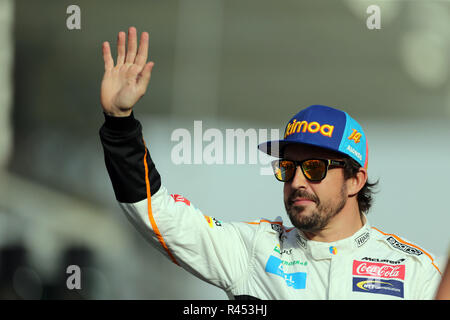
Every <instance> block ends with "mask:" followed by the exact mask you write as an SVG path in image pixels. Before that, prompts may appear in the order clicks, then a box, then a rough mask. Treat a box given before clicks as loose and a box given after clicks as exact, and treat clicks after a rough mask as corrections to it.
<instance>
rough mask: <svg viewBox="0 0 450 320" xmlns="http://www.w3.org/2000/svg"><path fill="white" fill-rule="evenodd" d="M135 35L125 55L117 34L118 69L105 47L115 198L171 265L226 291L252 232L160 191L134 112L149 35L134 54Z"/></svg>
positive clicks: (105, 103)
mask: <svg viewBox="0 0 450 320" xmlns="http://www.w3.org/2000/svg"><path fill="white" fill-rule="evenodd" d="M136 37H137V36H136V30H135V29H134V28H130V29H129V44H128V51H129V54H127V55H126V56H125V52H124V51H125V36H124V33H123V32H121V33H119V36H118V59H117V65H116V66H114V63H113V60H112V58H111V53H110V49H109V44H108V43H107V42H105V43H104V44H103V57H104V61H105V75H104V77H103V81H102V89H101V102H102V108H103V111H104V114H105V123H104V124H103V126H102V128H101V129H100V138H101V142H102V146H103V149H104V155H105V164H106V167H107V170H108V174H109V176H110V178H111V182H112V185H113V189H114V192H115V195H116V199H117V200H118V202H119V204H120V206H121V207H122V209H123V211H124V212H125V214H126V215H127V217H128V219H129V220H130V221H131V222H132V224H133V225H134V226H135V227H136V229H137V230H138V231H139V232H141V234H142V235H143V236H144V237H145V238H146V239H147V240H148V241H149V242H150V243H151V244H152V245H153V246H154V247H155V248H157V249H158V250H159V251H160V252H161V253H163V254H164V255H165V256H166V257H168V258H169V259H171V260H172V262H174V263H176V264H178V265H180V266H182V267H183V268H185V269H186V270H188V271H189V272H191V273H193V274H194V275H196V276H198V277H199V278H201V279H203V280H205V281H208V282H209V283H211V284H214V285H216V286H219V287H221V288H223V289H225V290H227V291H230V290H231V289H232V287H233V285H234V284H235V283H236V282H237V281H239V280H241V279H243V277H245V275H246V271H247V269H248V266H249V261H250V257H251V252H252V249H253V245H254V243H255V241H254V238H255V237H254V235H255V230H256V229H257V227H255V226H254V225H250V224H244V223H222V222H219V221H217V220H214V219H213V218H212V217H209V216H205V215H204V214H203V213H202V212H201V211H200V210H199V209H197V208H195V207H194V205H193V204H192V203H191V202H190V201H188V200H187V199H185V198H183V197H182V196H178V195H170V194H169V193H168V192H167V190H166V189H165V188H164V187H163V186H162V184H161V177H160V175H159V173H158V171H157V170H156V166H155V165H154V163H153V161H152V159H151V157H150V153H149V151H148V149H147V146H146V144H145V141H144V139H143V136H142V126H141V124H140V123H139V121H138V120H136V119H135V118H134V114H133V112H132V109H133V106H134V104H135V103H136V102H137V101H138V100H139V99H140V98H141V97H142V95H143V94H144V92H145V91H146V89H147V86H148V83H149V80H150V74H151V69H152V67H153V63H152V62H149V63H146V59H147V53H146V51H147V50H148V34H146V33H143V35H142V36H141V46H140V47H139V50H138V51H137V52H138V54H137V55H134V54H133V51H134V52H136V50H137V49H136V48H137V44H136ZM130 50H131V52H130ZM129 59H130V60H129ZM132 59H134V60H132Z"/></svg>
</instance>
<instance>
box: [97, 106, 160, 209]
mask: <svg viewBox="0 0 450 320" xmlns="http://www.w3.org/2000/svg"><path fill="white" fill-rule="evenodd" d="M104 115H105V123H104V124H103V126H102V127H101V128H100V132H99V133H100V140H101V143H102V146H103V151H104V154H105V164H106V169H107V170H108V174H109V177H110V179H111V182H112V185H113V189H114V193H115V195H116V199H117V201H119V202H123V203H134V202H138V201H141V200H144V199H146V198H147V185H146V172H147V177H148V181H149V184H150V193H151V194H155V193H156V192H157V191H158V190H159V188H160V187H161V177H160V175H159V173H158V171H157V170H156V167H155V164H154V163H153V161H152V159H151V157H150V153H149V152H148V149H147V148H146V145H145V142H144V138H143V136H142V126H141V124H140V122H139V121H138V120H136V119H135V118H134V115H133V113H131V115H130V116H129V117H111V116H108V115H107V114H105V113H104ZM144 158H145V159H146V161H144Z"/></svg>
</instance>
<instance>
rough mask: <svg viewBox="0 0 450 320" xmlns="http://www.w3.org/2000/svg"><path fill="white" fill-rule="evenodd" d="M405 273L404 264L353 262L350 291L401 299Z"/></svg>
mask: <svg viewBox="0 0 450 320" xmlns="http://www.w3.org/2000/svg"><path fill="white" fill-rule="evenodd" d="M405 273H406V267H405V265H404V264H388V263H380V262H370V261H358V260H353V270H352V275H353V286H352V290H353V291H354V292H365V293H374V294H385V295H390V296H395V297H399V298H403V297H404V280H405Z"/></svg>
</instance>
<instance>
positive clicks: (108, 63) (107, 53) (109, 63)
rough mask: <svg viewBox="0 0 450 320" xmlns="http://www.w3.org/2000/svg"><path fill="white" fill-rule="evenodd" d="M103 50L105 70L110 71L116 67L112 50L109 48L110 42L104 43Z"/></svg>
mask: <svg viewBox="0 0 450 320" xmlns="http://www.w3.org/2000/svg"><path fill="white" fill-rule="evenodd" d="M102 49H103V50H102V51H103V61H104V62H105V70H110V69H112V68H113V67H114V60H113V58H112V57H111V48H110V47H109V42H108V41H105V42H103V45H102Z"/></svg>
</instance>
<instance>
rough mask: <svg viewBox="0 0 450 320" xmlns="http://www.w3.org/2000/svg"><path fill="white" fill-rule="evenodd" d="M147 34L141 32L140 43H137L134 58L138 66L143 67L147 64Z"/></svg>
mask: <svg viewBox="0 0 450 320" xmlns="http://www.w3.org/2000/svg"><path fill="white" fill-rule="evenodd" d="M148 38H149V36H148V32H142V34H141V41H140V43H139V50H138V53H137V56H136V61H135V63H136V64H137V65H138V66H141V67H143V66H144V64H145V63H146V62H147V56H148Z"/></svg>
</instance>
